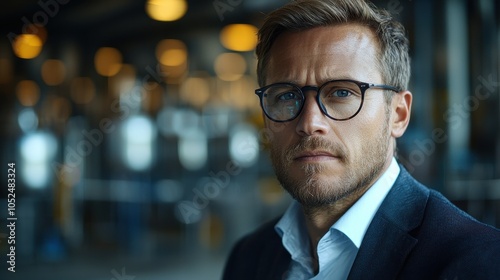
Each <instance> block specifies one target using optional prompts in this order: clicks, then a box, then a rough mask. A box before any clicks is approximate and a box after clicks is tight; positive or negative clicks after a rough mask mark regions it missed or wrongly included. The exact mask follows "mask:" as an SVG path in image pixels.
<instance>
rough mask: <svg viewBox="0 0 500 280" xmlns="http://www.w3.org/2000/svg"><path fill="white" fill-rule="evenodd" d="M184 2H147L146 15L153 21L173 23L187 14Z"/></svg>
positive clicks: (183, 0) (174, 0) (161, 0)
mask: <svg viewBox="0 0 500 280" xmlns="http://www.w3.org/2000/svg"><path fill="white" fill-rule="evenodd" d="M187 8H188V6H187V2H186V0H148V2H147V3H146V13H147V14H148V15H149V17H151V18H152V19H154V20H158V21H175V20H178V19H180V18H181V17H183V16H184V14H186V12H187Z"/></svg>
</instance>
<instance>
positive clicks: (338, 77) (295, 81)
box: [270, 76, 358, 86]
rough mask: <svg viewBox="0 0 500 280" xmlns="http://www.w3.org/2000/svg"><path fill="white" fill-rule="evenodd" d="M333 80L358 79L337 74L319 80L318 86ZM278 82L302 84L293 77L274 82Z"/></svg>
mask: <svg viewBox="0 0 500 280" xmlns="http://www.w3.org/2000/svg"><path fill="white" fill-rule="evenodd" d="M333 80H354V81H358V79H355V78H353V77H350V76H337V77H334V78H331V77H330V78H327V79H321V80H320V81H319V83H318V84H317V86H320V85H322V84H324V83H326V82H329V81H333ZM276 83H289V84H294V85H300V83H299V82H298V80H293V79H287V80H280V81H277V82H274V83H272V84H276ZM270 84H271V83H270Z"/></svg>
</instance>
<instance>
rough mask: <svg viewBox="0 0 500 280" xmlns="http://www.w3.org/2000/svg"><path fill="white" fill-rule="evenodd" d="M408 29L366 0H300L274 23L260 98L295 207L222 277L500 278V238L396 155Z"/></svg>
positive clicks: (251, 242) (262, 38)
mask: <svg viewBox="0 0 500 280" xmlns="http://www.w3.org/2000/svg"><path fill="white" fill-rule="evenodd" d="M404 33H405V32H404V29H403V27H402V26H401V25H400V24H399V23H397V22H395V21H393V20H392V19H391V17H390V15H389V14H388V13H387V12H385V11H383V10H379V9H377V8H376V7H374V6H373V5H372V4H369V3H366V2H364V1H362V0H356V1H354V0H298V1H294V2H291V3H289V4H287V5H286V6H284V7H282V8H280V9H278V10H276V11H274V12H273V13H271V14H270V15H269V16H268V17H267V19H266V20H265V22H264V24H263V26H262V28H261V29H260V31H259V43H258V45H257V50H256V53H257V57H258V60H259V61H258V66H257V67H258V69H257V72H258V78H259V83H260V86H261V87H262V88H260V89H258V90H256V93H257V95H258V96H259V98H260V101H261V106H262V109H263V113H264V118H265V124H266V127H267V128H269V130H271V131H273V135H272V136H273V137H272V138H271V139H272V141H271V143H270V153H271V159H272V163H273V166H274V169H275V172H276V175H277V177H278V180H279V181H280V183H281V184H282V186H283V187H284V188H285V189H286V190H287V191H288V192H289V193H290V194H291V195H292V197H293V198H294V200H295V201H294V203H292V205H291V206H290V207H289V208H288V210H287V211H286V212H285V214H284V215H283V216H282V217H281V218H280V219H279V220H276V221H273V222H271V223H269V224H267V225H264V226H263V227H261V228H260V229H259V230H257V231H256V232H254V233H252V234H250V235H248V236H246V237H245V238H243V239H242V240H240V241H239V242H238V244H237V245H236V246H235V248H234V249H233V251H232V253H231V255H230V257H229V259H228V262H227V264H226V268H225V271H224V279H312V278H314V279H449V280H453V279H500V231H499V230H497V229H495V228H493V227H489V226H487V225H484V224H481V223H479V222H477V221H476V220H474V219H473V218H471V217H470V216H468V215H467V214H465V213H464V212H462V211H460V210H459V209H458V208H456V207H454V206H453V205H452V204H451V203H450V202H449V201H448V200H446V199H445V198H444V197H443V196H442V195H441V194H439V193H437V192H435V191H432V190H429V189H428V188H426V187H424V186H422V185H421V184H419V183H418V182H417V181H415V180H414V179H413V178H412V177H411V176H410V175H409V174H408V172H407V171H406V170H405V169H404V168H403V167H402V166H400V165H398V163H397V162H396V160H395V158H394V157H395V152H394V151H395V148H396V144H395V139H396V138H398V137H400V136H402V135H403V133H404V132H405V130H406V128H407V126H408V122H409V120H410V111H411V103H412V94H411V93H410V92H409V91H408V90H407V85H408V80H409V76H410V62H409V61H410V59H409V56H408V41H407V39H406V37H405V34H404ZM278 124H279V129H274V130H273V128H275V127H277V125H278Z"/></svg>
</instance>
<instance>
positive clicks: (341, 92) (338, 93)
mask: <svg viewBox="0 0 500 280" xmlns="http://www.w3.org/2000/svg"><path fill="white" fill-rule="evenodd" d="M351 94H352V93H351V92H350V91H349V90H347V89H337V90H335V91H333V92H332V93H331V94H330V95H331V96H332V97H348V96H350V95H351Z"/></svg>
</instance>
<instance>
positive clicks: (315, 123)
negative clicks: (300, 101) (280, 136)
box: [296, 89, 329, 136]
mask: <svg viewBox="0 0 500 280" xmlns="http://www.w3.org/2000/svg"><path fill="white" fill-rule="evenodd" d="M303 91H304V89H303ZM316 95H317V91H315V90H312V89H309V90H305V91H304V96H305V101H304V107H303V108H302V111H301V112H300V115H299V116H298V123H297V127H296V131H297V133H298V134H299V135H301V136H311V135H315V134H319V135H323V134H327V133H328V130H329V123H328V120H329V118H328V117H327V116H325V114H323V111H321V108H320V104H319V103H318V102H317V101H316V100H317V99H316Z"/></svg>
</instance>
